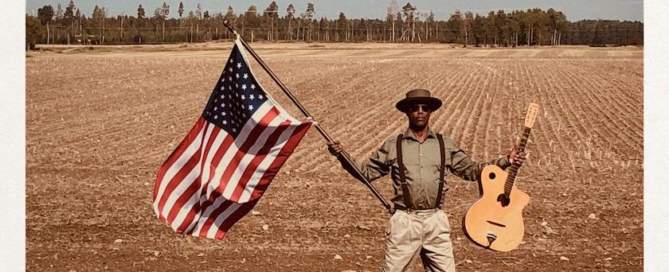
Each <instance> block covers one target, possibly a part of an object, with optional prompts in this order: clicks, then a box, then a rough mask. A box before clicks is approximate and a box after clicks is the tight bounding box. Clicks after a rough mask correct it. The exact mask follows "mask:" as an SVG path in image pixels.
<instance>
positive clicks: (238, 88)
mask: <svg viewBox="0 0 669 272" xmlns="http://www.w3.org/2000/svg"><path fill="white" fill-rule="evenodd" d="M265 101H267V95H266V94H265V92H264V91H263V90H262V89H260V86H259V85H258V82H257V81H256V79H255V78H254V77H253V74H251V69H249V67H248V65H247V64H246V61H245V60H244V57H243V56H242V53H241V52H240V51H239V48H238V47H237V45H236V44H235V46H234V48H232V53H230V57H229V58H228V61H227V63H226V65H225V69H224V70H223V73H222V74H221V77H220V78H219V79H218V82H217V83H216V87H214V91H213V92H212V94H211V96H210V97H209V102H207V106H206V107H205V109H204V113H203V114H202V116H203V117H204V118H205V119H206V120H207V121H209V122H211V123H213V124H215V125H216V126H218V127H220V128H222V129H224V130H225V131H226V132H227V133H228V134H231V135H232V136H234V137H237V135H238V134H239V132H240V130H241V129H242V127H244V124H246V122H247V121H249V119H250V118H251V115H253V113H254V112H256V110H257V109H258V107H260V105H262V103H264V102H265Z"/></svg>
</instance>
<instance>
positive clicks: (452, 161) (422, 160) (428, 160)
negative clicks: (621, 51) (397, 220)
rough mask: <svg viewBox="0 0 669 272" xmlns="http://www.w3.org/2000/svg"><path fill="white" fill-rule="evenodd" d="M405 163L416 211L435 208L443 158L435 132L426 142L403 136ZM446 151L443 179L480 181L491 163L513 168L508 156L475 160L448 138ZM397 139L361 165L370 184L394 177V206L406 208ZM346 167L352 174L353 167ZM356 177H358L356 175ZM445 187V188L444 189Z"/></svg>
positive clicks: (386, 144)
mask: <svg viewBox="0 0 669 272" xmlns="http://www.w3.org/2000/svg"><path fill="white" fill-rule="evenodd" d="M403 138H404V139H403V142H402V162H403V163H404V167H405V169H406V170H405V173H404V175H405V178H406V182H407V187H408V189H409V194H410V195H411V198H412V201H413V207H414V208H415V209H432V208H435V207H436V202H437V195H438V193H439V192H438V191H439V182H440V171H439V170H440V167H441V155H440V153H439V140H437V136H436V134H435V133H434V132H432V131H429V133H428V137H427V139H426V140H425V141H424V142H422V143H421V142H419V141H418V140H417V139H416V136H415V134H414V133H413V131H411V130H410V129H407V131H406V132H404V133H403ZM443 139H444V149H445V162H444V164H445V167H446V171H445V172H444V179H445V177H446V176H447V175H448V174H454V175H456V176H458V177H460V178H462V179H465V180H470V181H477V180H480V176H481V170H483V167H485V166H486V165H489V164H496V165H498V166H499V167H501V168H506V167H508V166H510V165H511V164H510V163H509V161H508V159H507V158H506V157H501V158H498V159H495V160H492V161H490V162H489V163H479V162H475V161H472V160H471V158H470V157H469V156H468V155H467V154H465V152H464V151H462V149H460V148H458V147H457V146H456V145H455V143H454V142H453V140H452V139H451V138H449V137H448V136H445V135H444V136H443ZM396 143H397V136H396V135H395V136H393V137H391V138H389V139H387V140H386V141H385V142H384V143H383V145H382V146H381V147H380V148H379V149H378V150H377V151H376V152H374V153H373V154H372V156H371V157H369V159H367V160H366V161H364V162H362V163H360V164H358V165H359V168H360V170H361V171H362V174H363V175H364V176H365V177H366V178H367V180H369V181H373V180H376V179H378V178H380V177H383V176H385V175H387V174H388V173H390V174H391V178H392V181H393V184H392V185H393V192H394V197H393V198H392V201H393V203H394V205H395V207H400V208H406V205H405V204H404V196H403V194H402V188H401V185H400V174H399V166H398V164H397V145H396ZM344 168H345V169H346V170H348V171H349V172H350V173H353V171H351V169H350V168H347V167H346V164H345V163H344ZM353 176H355V175H353ZM444 187H446V186H444Z"/></svg>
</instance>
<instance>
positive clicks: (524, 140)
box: [504, 127, 532, 197]
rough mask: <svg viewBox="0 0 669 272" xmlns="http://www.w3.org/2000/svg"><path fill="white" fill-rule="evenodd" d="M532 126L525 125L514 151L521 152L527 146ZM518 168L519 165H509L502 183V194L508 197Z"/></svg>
mask: <svg viewBox="0 0 669 272" xmlns="http://www.w3.org/2000/svg"><path fill="white" fill-rule="evenodd" d="M531 130H532V128H529V127H525V130H524V131H523V135H522V136H521V137H520V143H519V144H518V148H517V150H516V152H523V151H525V146H527V140H528V138H529V137H530V131H531ZM518 168H520V167H519V166H517V165H515V164H513V165H511V167H509V171H508V173H509V176H508V177H507V179H506V183H505V184H504V194H505V195H506V196H507V197H508V196H509V195H510V194H511V188H513V182H514V181H515V180H516V174H518Z"/></svg>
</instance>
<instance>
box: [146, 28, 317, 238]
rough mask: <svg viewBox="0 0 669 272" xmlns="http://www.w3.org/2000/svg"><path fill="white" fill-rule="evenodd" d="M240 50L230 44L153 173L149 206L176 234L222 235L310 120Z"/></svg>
mask: <svg viewBox="0 0 669 272" xmlns="http://www.w3.org/2000/svg"><path fill="white" fill-rule="evenodd" d="M241 48H243V47H242V46H241V45H240V42H239V41H236V42H235V46H234V47H233V48H232V52H231V54H230V57H229V59H228V61H227V62H226V65H225V69H224V70H223V73H222V74H221V77H220V79H219V80H218V82H217V83H216V87H215V88H214V90H213V92H212V94H211V96H210V97H209V101H208V102H207V106H206V107H205V109H204V112H203V113H202V115H201V116H200V118H199V119H198V120H197V122H195V126H193V128H192V129H191V130H190V132H189V133H188V135H186V137H185V138H184V139H183V140H182V141H181V143H180V144H179V146H178V147H177V148H176V150H174V152H172V154H171V155H170V156H169V157H168V158H167V160H166V161H165V162H164V163H163V164H162V166H161V167H160V169H159V171H158V175H157V178H156V183H155V185H154V188H153V208H154V211H155V212H156V215H157V216H158V217H159V218H160V219H161V220H162V221H164V222H166V223H167V224H169V225H170V227H171V228H172V229H173V230H175V231H176V232H178V233H183V234H190V235H193V236H199V237H206V238H212V239H223V237H224V236H225V234H226V232H227V231H228V230H229V229H230V227H232V225H233V224H234V223H235V222H237V221H238V220H239V219H240V218H241V217H243V216H244V215H246V214H247V213H248V212H249V211H250V210H251V209H253V207H254V206H255V205H256V204H257V203H258V201H259V199H260V197H261V196H262V195H263V193H264V192H265V190H266V189H267V187H268V186H269V184H270V182H271V181H272V179H273V178H274V176H275V175H276V174H277V173H278V172H279V168H280V167H281V166H282V165H283V163H284V162H285V161H286V159H287V158H288V156H290V154H291V153H293V150H294V149H295V147H296V146H297V145H298V143H299V142H300V140H301V139H302V137H303V136H304V134H305V133H306V132H307V130H308V129H309V127H310V126H311V124H312V122H311V121H304V122H302V121H298V120H297V119H295V118H294V117H292V116H290V115H289V114H288V113H287V112H286V111H285V110H284V109H283V108H281V106H279V105H278V104H277V103H276V102H275V101H273V100H272V98H271V97H269V96H268V95H267V93H265V91H263V88H262V87H261V86H260V84H258V81H257V80H256V79H255V78H254V76H253V73H252V72H251V69H250V67H249V65H248V63H247V62H246V59H245V58H244V55H243V53H242V51H241Z"/></svg>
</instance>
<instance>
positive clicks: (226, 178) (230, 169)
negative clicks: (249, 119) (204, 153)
mask: <svg viewBox="0 0 669 272" xmlns="http://www.w3.org/2000/svg"><path fill="white" fill-rule="evenodd" d="M278 115H279V112H278V111H277V110H276V108H274V107H272V108H271V109H270V111H269V112H268V113H267V114H266V115H265V116H263V118H262V119H261V120H260V121H259V122H258V125H257V126H256V127H254V128H253V129H252V130H251V133H249V136H248V138H246V141H244V144H242V146H241V147H240V148H239V149H238V150H237V152H236V153H235V154H234V156H233V157H232V158H231V159H230V161H229V162H230V163H229V164H228V165H227V168H226V169H225V171H223V173H222V176H221V178H220V179H218V178H217V179H216V181H217V182H218V184H219V185H218V188H217V189H216V190H223V189H225V186H227V184H228V183H229V182H230V177H231V176H232V174H233V173H234V170H235V169H236V168H237V166H239V162H240V161H241V159H242V157H243V156H244V155H245V154H246V153H245V152H248V150H249V149H250V148H251V146H253V144H254V143H255V142H256V140H257V139H258V136H259V135H260V133H261V132H263V126H265V127H266V126H267V125H268V124H269V123H270V122H271V121H272V120H274V118H275V117H277V116H278Z"/></svg>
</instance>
